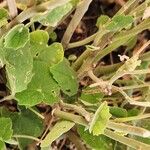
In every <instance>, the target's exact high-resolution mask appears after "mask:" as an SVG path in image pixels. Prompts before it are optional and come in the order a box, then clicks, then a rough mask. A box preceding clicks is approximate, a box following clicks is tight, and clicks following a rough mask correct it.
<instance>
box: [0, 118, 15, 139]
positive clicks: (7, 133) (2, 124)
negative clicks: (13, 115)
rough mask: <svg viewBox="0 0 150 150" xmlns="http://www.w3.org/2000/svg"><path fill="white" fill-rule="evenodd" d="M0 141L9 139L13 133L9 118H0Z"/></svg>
mask: <svg viewBox="0 0 150 150" xmlns="http://www.w3.org/2000/svg"><path fill="white" fill-rule="evenodd" d="M0 129H1V130H0V141H7V140H9V139H11V136H12V134H13V130H12V121H11V119H10V118H4V117H1V118H0Z"/></svg>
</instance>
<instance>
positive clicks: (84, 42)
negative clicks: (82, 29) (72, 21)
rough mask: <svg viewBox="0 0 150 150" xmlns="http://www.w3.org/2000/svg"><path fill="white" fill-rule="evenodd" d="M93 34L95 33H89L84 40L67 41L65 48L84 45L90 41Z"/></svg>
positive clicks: (93, 36) (92, 38)
mask: <svg viewBox="0 0 150 150" xmlns="http://www.w3.org/2000/svg"><path fill="white" fill-rule="evenodd" d="M95 36H96V33H95V34H93V35H91V36H89V37H87V38H85V39H84V40H81V41H78V42H73V43H69V44H68V47H67V49H66V50H68V49H71V48H75V47H79V46H83V45H86V44H88V43H90V42H92V41H93V40H94V38H95Z"/></svg>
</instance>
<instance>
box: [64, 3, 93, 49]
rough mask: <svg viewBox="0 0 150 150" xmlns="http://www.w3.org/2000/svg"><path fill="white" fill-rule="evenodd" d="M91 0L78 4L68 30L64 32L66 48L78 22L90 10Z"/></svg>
mask: <svg viewBox="0 0 150 150" xmlns="http://www.w3.org/2000/svg"><path fill="white" fill-rule="evenodd" d="M91 2H92V0H83V1H81V2H80V3H79V4H78V6H77V8H76V11H75V14H74V16H73V18H72V20H71V22H70V23H69V25H68V27H67V29H66V32H65V33H64V36H63V38H62V44H63V46H64V47H65V48H67V46H68V44H69V42H70V39H71V37H72V35H73V33H74V31H75V29H76V28H77V26H78V24H79V23H80V21H81V19H82V17H83V16H84V14H85V12H86V11H87V10H88V7H89V5H90V3H91Z"/></svg>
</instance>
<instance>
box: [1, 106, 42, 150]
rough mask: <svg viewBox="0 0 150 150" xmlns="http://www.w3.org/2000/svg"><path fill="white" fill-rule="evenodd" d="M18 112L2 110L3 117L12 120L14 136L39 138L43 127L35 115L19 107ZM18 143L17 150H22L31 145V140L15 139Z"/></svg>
mask: <svg viewBox="0 0 150 150" xmlns="http://www.w3.org/2000/svg"><path fill="white" fill-rule="evenodd" d="M19 110H20V112H19V113H18V112H13V113H12V112H9V111H8V110H6V109H4V108H3V109H2V110H1V113H2V115H3V116H6V117H8V116H9V117H10V118H11V119H12V127H13V131H14V134H15V135H28V136H33V137H39V136H40V135H41V134H42V132H43V130H44V125H43V122H42V120H41V118H39V117H38V116H37V115H35V114H34V113H33V112H31V111H30V110H29V109H25V108H24V107H21V108H20V109H19ZM17 140H18V142H19V148H20V149H21V150H22V149H23V150H26V149H27V145H29V144H31V143H32V142H33V140H31V139H25V138H17Z"/></svg>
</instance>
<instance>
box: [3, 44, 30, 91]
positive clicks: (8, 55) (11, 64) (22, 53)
mask: <svg viewBox="0 0 150 150" xmlns="http://www.w3.org/2000/svg"><path fill="white" fill-rule="evenodd" d="M4 50H5V59H6V73H7V81H8V86H9V87H10V89H11V92H12V94H15V93H17V92H21V91H23V90H25V89H26V88H27V85H28V83H29V82H30V81H31V78H32V76H33V73H32V68H33V58H32V55H31V52H30V49H29V47H28V46H25V47H24V48H22V49H18V50H17V51H15V50H14V49H4Z"/></svg>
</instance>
